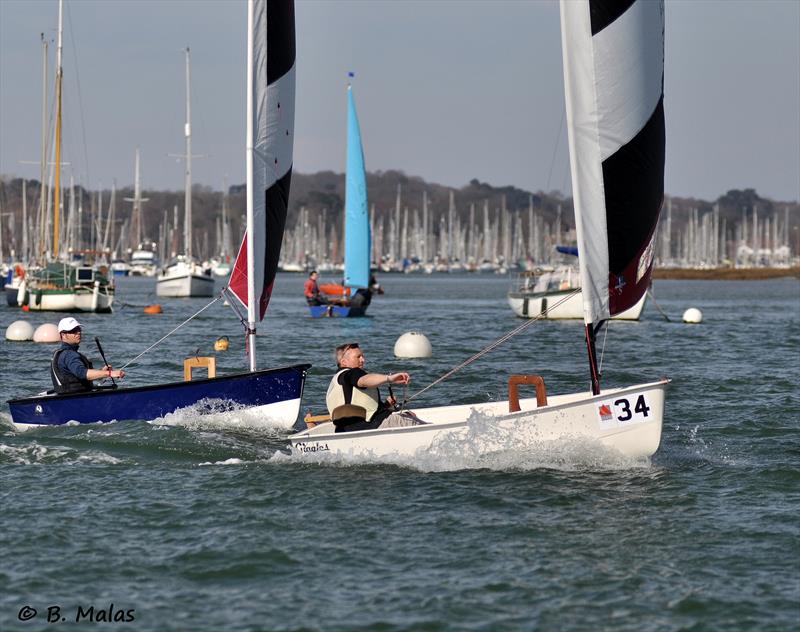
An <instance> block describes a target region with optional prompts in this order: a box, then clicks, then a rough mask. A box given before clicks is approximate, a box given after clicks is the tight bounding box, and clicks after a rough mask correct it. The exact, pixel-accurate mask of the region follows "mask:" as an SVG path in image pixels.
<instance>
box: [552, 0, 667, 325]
mask: <svg viewBox="0 0 800 632" xmlns="http://www.w3.org/2000/svg"><path fill="white" fill-rule="evenodd" d="M561 43H562V52H563V60H564V91H565V97H566V106H567V129H568V132H569V150H570V167H571V172H572V191H573V197H574V202H575V223H576V228H577V233H578V250H579V252H580V257H579V264H580V268H581V285H582V288H583V292H582V293H583V301H584V320H585V321H586V323H587V324H597V323H600V322H602V321H604V320H606V319H608V318H609V317H611V316H613V315H614V314H618V313H619V312H622V311H624V310H626V309H628V308H629V307H631V306H633V305H634V304H635V303H636V302H637V301H638V300H639V299H640V298H641V297H642V295H643V294H644V293H645V292H646V291H647V287H648V285H649V283H650V273H651V271H652V265H653V242H654V238H655V230H656V225H657V224H658V216H659V213H660V211H661V205H662V202H663V198H664V151H665V131H664V4H663V1H661V0H578V1H576V0H561Z"/></svg>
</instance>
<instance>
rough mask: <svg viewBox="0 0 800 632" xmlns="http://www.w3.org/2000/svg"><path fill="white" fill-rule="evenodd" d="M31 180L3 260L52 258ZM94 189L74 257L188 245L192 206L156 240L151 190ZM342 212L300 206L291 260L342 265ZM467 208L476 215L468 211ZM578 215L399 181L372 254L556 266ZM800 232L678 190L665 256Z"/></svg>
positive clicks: (434, 262) (69, 243)
mask: <svg viewBox="0 0 800 632" xmlns="http://www.w3.org/2000/svg"><path fill="white" fill-rule="evenodd" d="M24 187H25V183H24V182H23V194H22V196H21V208H20V209H14V210H6V209H0V261H4V262H7V263H11V262H22V263H31V262H37V261H44V260H47V259H48V253H50V252H51V251H52V239H53V236H52V233H51V229H50V226H51V220H50V218H51V215H52V210H51V208H50V204H49V202H50V200H49V199H46V201H45V203H41V200H40V199H37V200H36V204H34V205H33V207H34V208H33V210H32V211H31V209H29V208H28V205H27V202H26V201H27V199H28V195H27V194H26V193H25V191H24ZM37 188H38V187H37ZM94 195H96V198H95V199H92V200H91V209H90V211H89V212H85V211H84V208H83V197H84V196H83V195H78V196H77V199H76V195H75V189H74V188H72V187H70V188H69V189H65V195H64V196H65V197H66V199H65V200H64V204H63V209H64V210H63V215H64V216H65V217H64V219H63V220H62V222H61V227H62V231H61V252H62V253H64V255H63V258H64V260H72V261H75V260H84V261H88V260H93V261H97V262H101V263H110V262H111V261H112V260H114V259H127V258H128V257H129V256H130V253H131V252H133V251H134V250H136V249H138V248H146V249H152V250H154V251H155V252H156V255H157V256H158V257H159V259H160V260H161V261H162V262H165V261H167V260H168V259H169V258H170V257H171V256H174V255H175V253H176V252H177V251H178V248H179V243H180V238H181V235H182V232H183V229H182V226H181V223H182V219H183V213H182V212H181V213H179V212H178V207H177V206H175V207H173V209H171V211H167V210H164V211H163V213H162V216H163V220H162V221H161V222H160V223H159V224H158V226H152V227H149V230H150V234H152V233H153V232H157V235H153V238H152V240H151V238H150V237H147V236H146V235H147V234H148V232H147V230H146V227H144V226H143V222H142V205H143V204H144V203H145V202H147V199H146V198H141V197H139V199H138V200H137V199H135V198H124V200H123V201H124V202H127V203H130V204H125V208H124V209H122V210H120V211H118V210H117V200H116V192H115V191H114V190H113V189H112V191H111V194H110V199H107V200H104V199H103V194H102V193H101V192H97V193H96V194H94ZM36 197H37V198H38V197H39V196H36ZM47 197H48V198H49V197H50V196H47ZM220 198H221V199H220V205H219V211H218V212H217V213H216V217H215V230H214V235H213V236H212V235H209V231H208V230H196V231H195V238H196V244H195V248H194V251H195V252H196V253H199V256H200V258H202V259H205V260H211V259H222V260H230V257H231V256H232V255H235V251H234V250H233V242H234V241H235V242H236V244H237V245H238V239H239V238H238V237H236V238H235V239H234V237H233V231H232V225H241V223H242V218H241V217H238V216H237V217H231V215H232V213H231V211H230V210H229V209H228V205H227V195H222V196H220ZM104 208H105V210H104ZM237 215H238V214H237ZM337 216H338V217H337V218H336V220H335V221H334V220H333V219H332V217H333V214H332V213H329V212H328V211H327V209H324V208H323V209H320V210H316V209H315V210H309V209H308V208H305V207H302V208H300V209H299V211H298V212H297V214H296V221H295V222H294V223H293V225H290V226H287V229H286V231H285V234H284V240H283V248H282V256H281V265H282V267H283V269H286V270H308V269H312V268H317V269H320V270H332V269H339V268H340V267H341V265H342V258H343V254H344V247H343V235H344V228H343V226H342V223H341V217H342V214H337ZM464 217H467V218H468V219H467V220H466V221H464V219H463V218H464ZM571 219H572V217H571V213H570V216H569V218H562V211H561V206H560V205H559V206H558V208H557V212H556V214H555V218H554V219H552V220H551V221H547V219H545V214H544V213H543V212H542V211H541V210H538V209H536V208H534V204H533V197H532V196H531V197H530V199H529V204H528V208H527V209H518V210H510V209H507V208H506V204H505V197H503V198H502V203H501V205H500V207H499V208H498V207H495V208H490V206H489V201H488V200H487V201H485V202H484V203H483V204H482V205H477V206H476V205H475V204H471V205H470V206H469V210H468V213H466V214H464V215H461V214H460V213H459V212H458V210H457V208H456V205H455V202H454V194H453V192H452V191H451V192H450V199H449V205H448V207H447V208H446V209H436V208H432V207H431V206H430V205H429V203H428V197H427V194H423V199H422V208H421V209H418V208H414V209H409V208H408V206H404V205H403V204H402V200H401V196H400V192H399V191H398V195H397V200H396V204H395V206H394V208H390V209H384V210H379V209H376V208H375V206H374V205H373V207H372V208H371V210H370V224H371V229H372V262H373V265H374V266H375V267H376V268H379V269H381V270H383V271H401V270H405V271H416V270H424V271H459V270H470V271H501V272H502V271H506V270H511V269H532V268H535V267H545V266H550V265H554V264H557V263H559V262H561V261H562V260H563V256H562V255H560V254H559V253H558V252H557V251H556V249H555V246H557V245H572V244H574V243H575V229H574V227H573V226H570V225H568V224H567V220H571ZM26 227H27V230H26V229H25V228H26ZM154 229H155V230H154ZM797 232H798V229H797V227H794V228H790V222H789V210H788V207H787V208H785V209H784V212H783V213H779V212H775V213H772V214H771V215H770V216H765V217H761V216H760V215H759V211H758V208H757V207H756V206H753V207H752V208H751V209H745V210H743V211H742V214H741V217H740V219H739V220H738V221H735V222H728V221H727V220H726V219H725V218H720V212H719V207H718V206H715V207H714V208H713V210H712V211H710V212H705V213H703V214H701V213H700V212H699V211H698V210H697V209H691V210H690V212H689V216H688V218H685V219H683V221H682V222H681V223H680V225H678V222H673V212H672V200H671V199H670V198H667V200H666V203H665V208H664V210H663V212H662V214H661V219H660V222H659V226H658V229H657V232H656V240H655V252H654V254H655V261H656V265H657V266H659V267H689V268H698V267H699V268H715V267H720V266H728V267H729V266H735V267H761V266H768V267H788V266H790V265H792V263H793V257H794V256H796V255H797V251H798V250H799V249H800V247H799V246H800V244H798V243H797V242H798V241H800V235H798V234H797ZM793 241H794V242H795V243H794V244H793V243H792V242H793ZM793 245H794V253H793V252H792V250H793V248H792V246H793Z"/></svg>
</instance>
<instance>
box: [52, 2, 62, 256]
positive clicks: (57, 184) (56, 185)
mask: <svg viewBox="0 0 800 632" xmlns="http://www.w3.org/2000/svg"><path fill="white" fill-rule="evenodd" d="M63 9H64V3H63V0H58V48H57V49H56V155H55V164H54V165H53V168H54V169H55V177H54V182H53V259H58V241H59V239H58V238H59V225H58V220H59V209H60V202H61V199H60V198H61V195H60V194H61V80H62V77H63V74H64V71H63V69H62V68H61V31H62V26H63Z"/></svg>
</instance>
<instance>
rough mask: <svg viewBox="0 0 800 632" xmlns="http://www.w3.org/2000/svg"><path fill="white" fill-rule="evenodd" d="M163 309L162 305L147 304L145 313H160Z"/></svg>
mask: <svg viewBox="0 0 800 632" xmlns="http://www.w3.org/2000/svg"><path fill="white" fill-rule="evenodd" d="M162 311H163V310H162V309H161V305H158V304H156V305H145V307H144V313H145V314H160V313H161V312H162Z"/></svg>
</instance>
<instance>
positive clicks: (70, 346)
mask: <svg viewBox="0 0 800 632" xmlns="http://www.w3.org/2000/svg"><path fill="white" fill-rule="evenodd" d="M58 334H59V336H60V337H61V346H60V347H59V348H58V349H56V352H55V353H54V354H53V359H52V360H51V361H50V377H51V378H52V380H53V389H54V390H55V392H56V393H59V394H61V393H83V392H85V391H91V390H92V381H93V380H102V379H104V378H108V377H116V378H120V379H122V378H123V377H125V371H115V370H113V369H112V368H111V367H110V366H104V367H103V368H102V369H93V368H92V363H91V362H89V360H88V358H87V357H86V356H85V355H83V354H82V353H80V352H79V351H78V346H79V345H80V344H81V334H82V330H81V324H80V323H79V322H78V321H77V320H75V319H74V318H72V317H71V316H70V317H67V318H62V319H61V320H60V321H59V323H58Z"/></svg>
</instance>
